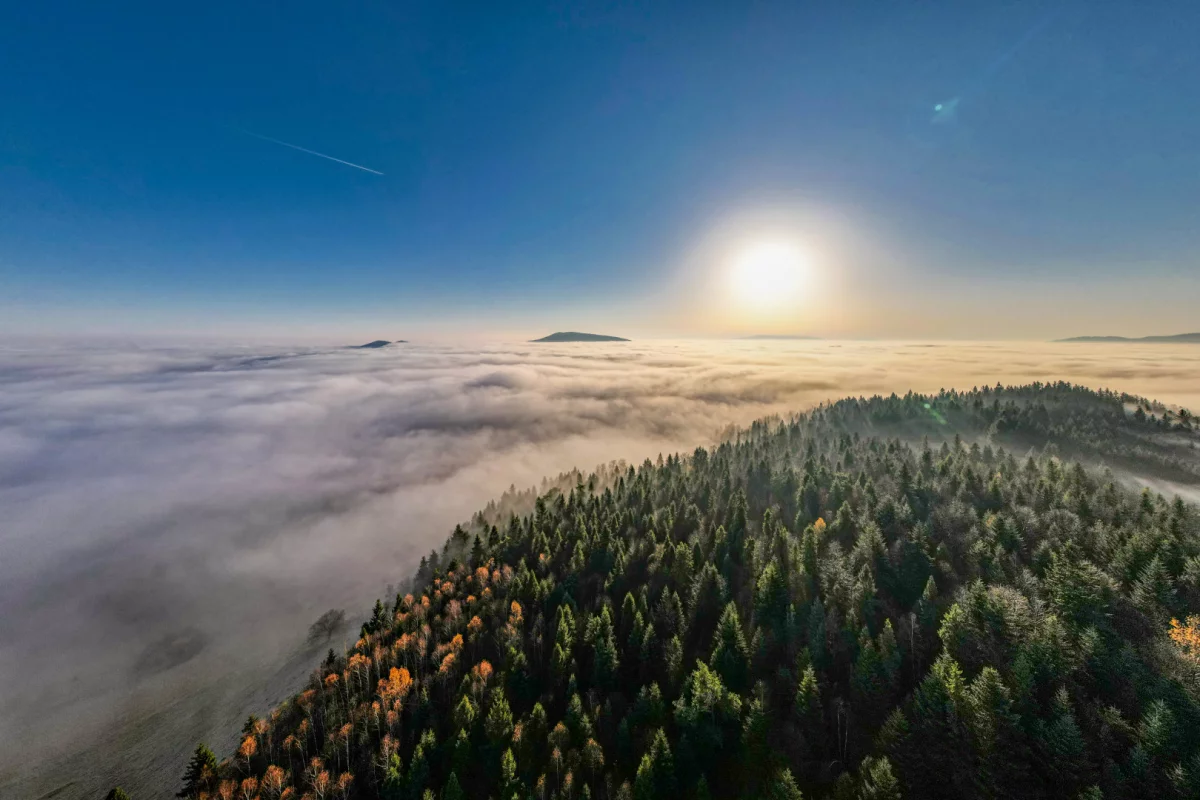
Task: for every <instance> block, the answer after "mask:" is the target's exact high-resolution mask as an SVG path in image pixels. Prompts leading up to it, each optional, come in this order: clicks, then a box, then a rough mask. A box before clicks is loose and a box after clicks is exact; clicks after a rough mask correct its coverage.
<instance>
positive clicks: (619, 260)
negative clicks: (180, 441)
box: [0, 0, 1200, 338]
mask: <svg viewBox="0 0 1200 800" xmlns="http://www.w3.org/2000/svg"><path fill="white" fill-rule="evenodd" d="M642 6H652V8H645V7H642ZM1197 29H1200V9H1198V8H1197V7H1195V5H1194V4H1191V3H1185V2H1174V1H1173V0H1164V2H1161V3H1154V4H1152V5H1147V4H1138V3H1132V2H1129V3H1122V2H1112V3H1092V4H1085V3H1082V2H1014V3H1003V4H990V3H989V4H985V3H925V4H910V3H878V2H872V3H855V2H847V3H755V4H741V3H668V2H663V3H655V4H644V3H638V4H634V3H630V4H618V3H603V4H602V3H595V4H588V3H576V4H567V3H563V4H559V5H535V4H532V3H529V4H507V3H501V4H497V3H481V4H465V3H444V2H441V3H428V4H425V3H418V4H403V3H383V2H364V3H354V4H345V7H341V6H339V5H330V4H328V3H321V4H317V3H307V2H298V3H289V4H257V3H246V4H234V3H223V2H212V3H206V4H199V5H191V6H179V5H178V4H169V3H168V4H164V3H111V4H96V3H83V2H45V3H30V4H23V6H21V7H18V6H16V4H10V5H9V7H7V8H5V9H4V10H3V11H0V98H2V102H3V115H2V117H0V293H2V294H0V315H3V317H5V318H6V319H7V322H0V330H2V331H5V332H18V333H20V332H25V331H35V332H36V331H45V330H49V329H53V330H59V331H67V332H69V331H72V330H80V331H87V330H97V331H103V330H113V331H126V330H128V331H142V332H171V331H174V330H177V329H178V330H187V331H206V332H220V331H222V330H227V331H234V332H241V331H256V332H267V333H271V334H278V335H289V336H297V337H304V336H308V335H318V334H319V335H342V334H343V333H344V334H345V335H351V334H357V333H359V332H363V333H366V332H368V331H371V332H373V331H380V332H381V333H380V335H382V334H383V333H387V334H390V335H392V336H401V335H404V334H406V333H409V332H414V335H421V334H423V333H427V334H429V335H444V334H446V333H452V332H459V331H468V332H477V333H481V334H486V333H489V332H497V333H507V332H515V333H521V334H523V333H525V332H527V331H528V332H536V331H538V330H540V329H541V328H542V327H550V328H560V327H583V326H584V325H587V326H591V327H599V328H603V329H606V330H610V329H616V330H614V331H613V332H627V331H628V332H634V333H645V334H649V335H673V334H706V333H707V334H716V333H721V332H725V331H726V330H727V329H728V330H733V329H734V328H736V329H737V330H743V329H744V330H750V329H751V328H752V327H753V322H749V321H747V320H746V319H743V320H742V322H741V323H739V324H738V325H734V326H732V327H730V326H725V327H722V325H721V324H715V323H712V322H711V320H710V319H709V318H708V317H706V316H705V315H704V314H703V313H700V312H699V311H697V310H696V309H697V308H699V306H696V305H695V304H694V303H693V302H692V299H693V298H691V295H692V294H695V292H690V291H689V288H690V287H695V286H701V285H706V284H705V283H704V280H702V279H701V274H702V273H704V271H705V270H707V269H709V268H710V266H711V265H710V262H714V261H719V260H720V256H719V255H717V254H716V251H715V250H713V251H711V252H709V251H706V245H705V244H704V243H705V242H708V241H711V240H712V237H713V236H714V233H713V232H714V231H721V230H727V229H729V228H731V226H732V227H737V226H738V225H742V224H743V223H742V222H738V220H743V221H744V220H746V219H758V218H762V219H764V220H767V221H768V222H767V223H764V224H766V225H767V226H768V227H771V226H774V227H773V235H774V234H776V233H778V232H779V231H783V233H784V234H785V235H787V236H793V235H794V236H797V237H799V238H800V239H801V240H803V241H805V242H806V243H807V244H809V245H811V246H812V247H813V249H815V250H817V251H819V252H820V253H821V257H820V258H818V259H817V260H818V261H819V262H820V267H819V268H820V271H821V272H822V273H823V275H824V278H825V280H824V282H823V283H822V284H821V286H822V287H823V288H822V289H821V290H820V291H821V292H822V293H823V294H822V295H821V297H816V298H812V299H811V302H810V303H809V306H811V307H813V308H816V307H817V306H821V307H823V308H824V309H825V312H823V313H815V312H814V313H808V314H799V313H798V314H797V315H796V317H795V318H792V319H785V320H774V321H773V322H772V327H773V328H774V329H784V328H786V329H789V330H797V331H804V332H812V333H826V334H831V335H869V336H888V335H894V336H908V335H913V336H931V335H946V336H960V337H972V336H982V337H997V336H999V337H1004V336H1013V337H1018V338H1025V337H1035V338H1036V337H1039V336H1043V335H1047V336H1049V335H1070V334H1073V333H1088V332H1097V331H1099V332H1106V333H1107V332H1115V333H1134V334H1137V333H1157V332H1163V333H1169V332H1175V329H1176V328H1180V326H1182V327H1184V328H1186V327H1187V323H1188V321H1189V320H1191V319H1192V318H1194V303H1195V301H1196V299H1197V297H1198V296H1200V279H1198V278H1197V275H1200V263H1198V261H1200V259H1198V258H1197V256H1196V255H1195V253H1196V252H1197V245H1200V226H1198V225H1196V224H1195V220H1196V219H1197V218H1200V200H1198V198H1200V112H1198V111H1197V105H1196V103H1195V90H1196V87H1197V86H1200V48H1196V46H1195V39H1194V32H1195V31H1196V30H1197ZM956 98H957V102H955V99H956ZM938 103H941V104H943V109H944V111H943V112H937V111H935V110H934V109H935V106H936V104H938ZM243 131H252V132H254V133H257V134H260V135H262V136H267V137H273V138H276V139H280V140H284V141H287V142H291V143H294V144H296V145H299V146H302V147H305V148H309V149H312V150H316V151H319V152H321V153H326V154H329V155H331V156H334V157H336V158H339V159H344V160H347V161H351V162H354V163H356V164H361V165H364V166H367V167H370V168H371V169H373V170H377V171H379V172H382V173H384V174H383V175H382V176H380V175H375V174H371V173H368V172H365V171H361V170H357V169H353V168H350V167H347V166H344V165H341V164H337V163H334V162H332V161H328V160H324V159H321V158H318V157H315V156H312V155H308V154H305V153H301V152H298V151H296V150H293V149H289V148H286V147H282V146H279V145H277V144H272V143H270V142H266V141H264V140H262V139H259V138H255V137H254V136H251V135H248V134H246V133H244V132H243ZM829 220H836V224H834V223H830V222H829ZM750 228H753V225H748V226H747V230H749V229H750ZM1164 286H1170V287H1172V290H1171V291H1162V288H1163V287H1164ZM1151 287H1153V290H1152V289H1151ZM816 291H817V290H816V289H814V293H815V292H816ZM831 309H832V310H831ZM1080 326H1082V328H1084V329H1081V328H1080ZM1097 326H1101V327H1103V328H1104V330H1102V331H1101V330H1100V328H1098V327H1097ZM1192 327H1196V326H1195V325H1192ZM384 328H387V330H384Z"/></svg>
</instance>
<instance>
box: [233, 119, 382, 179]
mask: <svg viewBox="0 0 1200 800" xmlns="http://www.w3.org/2000/svg"><path fill="white" fill-rule="evenodd" d="M237 130H239V131H241V132H242V133H244V134H246V135H247V136H253V137H254V138H255V139H262V140H263V141H264V142H272V143H274V144H281V145H283V146H284V147H290V148H292V149H293V150H299V151H300V152H301V153H308V154H309V155H310V156H320V157H321V158H327V159H329V160H330V161H336V162H337V163H339V164H345V165H346V166H347V167H354V168H355V169H361V170H362V171H363V172H369V173H371V174H372V175H382V174H383V173H382V172H380V171H379V170H377V169H371V168H370V167H364V166H363V165H362V164H355V163H353V162H351V161H343V160H342V159H340V158H334V157H333V156H327V155H325V154H324V153H318V152H317V151H316V150H309V149H308V148H307V147H301V146H300V145H298V144H292V143H291V142H285V141H282V140H280V139H272V138H271V137H270V136H263V135H262V134H261V133H255V132H254V131H248V130H246V129H245V128H238V129H237Z"/></svg>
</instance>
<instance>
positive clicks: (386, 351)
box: [0, 341, 1200, 798]
mask: <svg viewBox="0 0 1200 800" xmlns="http://www.w3.org/2000/svg"><path fill="white" fill-rule="evenodd" d="M1058 379H1067V380H1071V381H1075V382H1078V383H1083V384H1086V385H1088V386H1092V387H1109V388H1114V389H1119V390H1124V391H1129V392H1134V393H1138V394H1143V395H1147V396H1151V397H1154V398H1157V399H1159V400H1162V401H1165V402H1168V403H1175V404H1182V405H1184V406H1187V407H1189V408H1191V409H1192V410H1196V409H1197V407H1200V402H1198V401H1200V347H1196V346H1188V345H1153V346H1138V345H1121V346H1112V345H1089V344H1055V345H1039V344H1012V343H986V344H930V343H862V342H857V343H851V342H845V343H837V342H800V341H795V342H786V341H785V342H780V341H755V342H737V343H728V342H714V343H705V342H654V343H601V344H592V343H589V344H570V345H549V344H536V345H535V344H520V345H512V346H495V347H489V348H483V349H459V348H451V347H424V346H417V345H402V346H397V347H392V348H383V349H380V350H349V349H347V350H323V351H318V350H312V351H309V350H300V351H290V352H289V351H281V350H278V349H255V350H249V349H233V350H231V349H224V350H217V349H202V348H197V349H186V350H183V349H85V350H79V349H74V348H61V349H48V348H40V349H21V348H16V347H9V348H0V709H2V711H0V714H2V716H0V741H4V742H6V747H5V748H4V749H3V750H4V752H2V753H0V795H3V796H8V795H9V791H6V787H7V789H9V790H11V792H12V794H13V796H36V795H37V793H39V792H43V791H48V790H50V789H54V788H58V787H61V786H65V785H67V784H69V783H70V782H71V781H78V782H77V783H76V784H72V785H71V786H69V787H68V788H67V789H65V790H64V792H63V793H62V794H61V795H60V796H61V797H64V798H65V797H71V796H86V795H87V794H88V793H89V792H90V791H92V788H93V785H102V784H105V783H110V782H111V781H112V780H121V781H123V782H124V783H125V784H126V785H127V787H137V786H142V787H150V786H154V787H156V788H157V791H156V792H155V794H162V793H163V791H164V790H166V789H171V790H173V789H174V788H176V787H175V785H174V784H175V779H176V776H177V773H178V772H179V770H180V769H181V768H182V763H183V760H184V759H185V758H186V755H187V751H188V750H190V749H191V747H192V746H193V745H194V743H195V741H196V740H197V739H199V738H204V739H207V740H209V741H210V742H211V743H212V744H213V745H214V746H216V747H225V746H227V745H228V742H227V741H226V740H225V738H224V737H229V736H231V735H232V734H234V733H236V730H237V729H238V728H239V727H240V720H241V719H242V718H244V716H245V715H246V714H247V713H249V712H250V711H258V712H261V711H263V710H265V707H266V704H267V703H268V701H271V700H274V699H278V696H279V695H280V694H283V693H286V692H287V691H289V690H290V689H291V688H293V686H292V685H291V684H294V683H295V682H296V681H298V680H299V679H300V678H301V677H302V676H303V675H304V674H305V672H306V671H307V670H308V669H310V668H311V667H312V666H313V665H314V664H315V663H316V661H317V660H318V659H319V656H320V653H319V652H318V653H312V652H308V651H305V650H304V649H303V642H304V638H305V634H306V632H307V628H308V625H309V623H311V622H312V621H313V619H315V618H316V616H317V615H319V614H320V613H321V612H322V611H324V610H325V609H327V608H330V607H331V606H337V607H345V608H347V609H348V610H349V611H350V616H351V617H352V618H353V619H357V617H358V616H359V615H360V614H361V613H362V612H363V611H364V610H365V609H366V607H368V606H369V604H370V603H371V602H373V600H374V598H375V597H376V596H378V595H380V594H381V593H382V592H383V591H384V588H385V587H386V586H387V585H388V584H393V583H398V582H400V581H402V580H403V579H404V578H405V577H407V575H408V574H409V573H410V572H411V570H412V568H413V566H414V564H415V562H416V560H417V559H419V558H420V556H421V555H422V554H423V553H426V552H428V551H429V549H430V548H431V547H433V546H435V545H440V543H441V542H442V541H443V540H444V539H445V537H446V535H447V534H448V532H449V530H450V528H451V527H452V526H453V524H454V523H455V522H458V521H462V520H466V519H467V518H469V517H470V515H471V513H472V512H473V511H475V510H476V509H477V508H480V507H482V506H483V505H484V504H485V503H486V502H487V501H488V500H489V499H492V498H494V497H496V496H497V495H499V494H500V493H501V492H502V491H503V490H504V489H506V488H508V487H509V486H510V485H511V484H516V485H517V486H518V487H523V486H527V485H533V484H535V483H537V482H538V481H539V480H540V479H541V478H542V477H543V476H546V475H552V474H557V473H559V472H561V471H564V470H568V469H570V468H572V467H579V468H581V469H584V470H586V469H589V468H591V467H593V466H595V465H596V464H598V463H601V462H605V461H609V460H613V459H627V460H630V461H640V460H641V459H643V458H645V457H648V456H650V457H653V456H655V455H657V454H658V453H660V452H664V453H665V452H669V451H674V450H676V449H686V450H690V449H692V448H693V447H695V446H696V445H700V444H709V443H712V442H713V441H715V440H716V438H717V437H718V436H719V434H720V431H721V430H722V429H723V428H724V427H726V426H728V425H729V424H742V423H747V422H749V421H751V420H753V419H755V418H758V417H762V416H765V415H768V414H773V413H789V412H794V411H802V410H805V409H807V408H809V407H811V406H813V405H815V404H817V403H819V402H821V401H823V400H827V399H836V398H838V397H842V396H845V395H857V394H874V393H889V392H893V391H894V392H897V393H903V392H905V391H907V390H909V389H914V390H918V391H936V390H937V389H939V388H942V387H947V388H949V387H956V388H970V387H972V386H975V385H980V384H984V383H988V384H994V383H996V382H997V381H1000V382H1003V383H1017V382H1026V381H1031V380H1058ZM338 644H340V643H338ZM168 705H170V707H171V708H172V709H173V711H172V714H171V717H172V723H171V725H172V727H169V728H168V727H165V725H164V724H161V722H160V720H161V717H157V716H156V712H158V711H161V710H162V709H164V708H165V707H167V706H168ZM114 763H116V768H115V771H114V769H113V767H114ZM85 773H86V774H85ZM163 780H166V781H167V782H168V783H169V785H167V786H164V785H162V781H163Z"/></svg>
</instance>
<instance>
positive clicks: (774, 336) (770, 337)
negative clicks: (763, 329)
mask: <svg viewBox="0 0 1200 800" xmlns="http://www.w3.org/2000/svg"><path fill="white" fill-rule="evenodd" d="M742 338H743V339H750V340H757V341H767V342H770V341H789V340H793V339H794V340H797V341H816V340H819V339H820V338H821V337H820V336H804V335H801V334H798V333H756V334H754V335H753V336H743V337H742Z"/></svg>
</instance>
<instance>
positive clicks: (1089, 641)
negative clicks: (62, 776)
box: [135, 384, 1200, 800]
mask: <svg viewBox="0 0 1200 800" xmlns="http://www.w3.org/2000/svg"><path fill="white" fill-rule="evenodd" d="M1197 442H1200V435H1198V433H1197V431H1196V430H1195V429H1194V428H1193V423H1192V420H1191V418H1190V416H1189V415H1188V414H1187V413H1186V412H1170V411H1168V410H1167V409H1165V408H1164V407H1162V406H1158V405H1155V404H1153V403H1150V402H1148V401H1145V400H1142V399H1140V398H1133V397H1128V396H1124V395H1117V394H1110V393H1095V392H1091V391H1089V390H1086V389H1082V388H1079V387H1073V386H1068V385H1065V384H1056V385H1033V386H1026V387H1012V388H1000V387H996V388H994V389H983V390H978V391H972V392H966V393H957V392H945V393H942V394H940V395H937V396H928V397H926V396H918V395H908V396H905V397H902V398H901V397H895V396H893V397H890V398H879V397H877V398H871V399H847V400H843V401H840V402H837V403H834V404H832V405H827V406H823V407H821V408H818V409H816V410H814V411H812V412H810V413H807V414H805V415H803V416H800V417H797V418H795V419H792V420H786V421H778V420H775V421H764V422H761V423H758V424H755V425H754V426H752V427H751V428H750V429H749V430H746V431H742V432H741V433H739V434H737V435H736V437H734V438H733V439H732V440H730V441H727V442H725V443H723V444H721V445H719V446H717V447H714V448H711V449H697V450H696V451H695V452H693V453H690V454H686V455H671V456H668V457H666V458H665V459H664V458H661V457H660V459H659V460H658V462H657V463H652V462H650V461H646V462H645V463H644V464H642V465H641V466H640V467H638V468H636V469H634V468H629V469H627V470H625V471H618V472H615V473H614V472H611V471H610V472H608V473H607V474H602V475H600V476H592V477H588V478H581V480H580V482H579V483H578V484H577V485H576V486H574V487H573V488H571V489H568V490H566V491H559V490H557V489H555V490H551V491H549V492H548V493H546V494H543V495H541V496H539V497H537V498H536V501H535V502H534V503H533V508H532V510H531V511H529V512H528V513H525V514H523V515H521V516H519V517H518V516H510V517H509V518H508V519H507V520H504V521H500V522H499V523H498V524H491V521H490V520H489V519H488V515H477V517H476V518H475V523H474V525H473V526H468V527H465V528H460V529H459V530H457V531H456V532H455V534H454V535H453V536H452V537H451V540H450V541H449V542H448V543H447V548H446V550H445V551H443V552H442V553H436V554H433V555H432V556H431V557H429V558H428V559H426V561H425V562H424V563H423V565H422V569H421V571H420V574H419V575H418V576H417V580H416V581H415V584H414V586H413V589H412V591H411V592H410V593H405V594H402V595H401V596H398V597H395V598H387V599H386V600H383V601H381V602H379V603H377V604H376V607H375V613H374V616H373V617H372V618H371V619H370V620H369V621H367V622H366V623H365V624H364V625H363V627H362V635H361V638H360V639H359V640H358V642H357V643H356V644H355V646H354V647H353V649H351V650H350V651H349V652H347V653H334V652H332V651H331V652H330V654H329V656H328V657H327V658H326V660H325V661H324V663H323V664H321V665H320V667H319V668H318V669H317V670H315V671H314V673H313V675H312V677H311V680H310V681H309V683H308V685H306V686H304V687H303V688H302V689H301V690H300V691H299V692H298V693H297V694H296V695H295V696H294V697H293V698H292V699H291V700H290V701H288V702H285V703H284V704H283V705H281V706H280V707H278V708H275V709H273V710H270V711H269V712H268V713H266V714H265V715H264V716H263V717H261V718H253V717H252V718H251V719H250V720H248V721H247V723H246V726H245V729H244V730H243V735H242V738H241V743H240V746H238V747H237V749H236V752H235V753H233V754H230V755H229V756H228V757H227V758H224V759H223V760H220V761H218V759H217V757H216V756H214V755H212V753H211V752H209V751H208V750H207V749H206V748H204V747H201V748H198V750H197V752H196V754H195V756H194V758H193V762H192V767H191V768H190V769H189V771H188V773H187V775H186V776H185V779H184V785H183V787H182V790H181V791H180V796H181V797H187V798H202V797H208V798H218V797H219V798H244V800H253V798H262V800H280V799H281V798H289V799H290V800H300V798H320V799H321V800H324V799H325V798H350V797H354V798H384V799H386V800H423V799H424V798H434V799H435V800H454V799H455V798H466V797H471V798H476V797H478V798H497V799H498V800H509V799H510V798H514V797H515V798H521V799H522V800H523V799H524V798H538V799H539V800H548V799H549V798H564V799H565V798H637V799H638V800H642V799H643V798H652V797H654V798H666V797H684V798H709V797H711V798H770V799H771V800H775V799H776V798H780V799H782V798H799V797H806V798H825V797H829V798H863V799H864V800H866V799H867V798H875V799H879V800H882V799H883V798H900V797H904V798H910V800H924V799H926V798H1042V797H1044V798H1051V797H1053V798H1071V800H1078V799H1083V798H1086V799H1087V800H1096V799H1098V798H1114V799H1115V798H1145V797H1200V625H1198V623H1197V620H1195V619H1189V618H1190V617H1191V615H1193V614H1198V613H1200V523H1198V517H1197V511H1196V509H1195V507H1193V506H1189V505H1188V504H1186V503H1184V502H1183V501H1181V500H1179V499H1167V498H1164V497H1162V496H1159V495H1157V494H1154V493H1151V492H1149V491H1143V492H1140V493H1139V492H1138V491H1137V490H1136V489H1132V488H1129V487H1128V484H1127V483H1126V482H1125V476H1126V475H1128V474H1138V475H1148V476H1154V477H1157V478H1164V479H1171V480H1175V481H1178V482H1180V483H1192V484H1200V451H1197ZM1031 448H1033V450H1032V451H1031ZM1076 460H1078V461H1076ZM1080 462H1082V463H1080ZM1108 468H1111V470H1109V469H1108ZM502 505H503V504H502ZM512 505H514V503H509V504H508V505H507V506H504V507H505V508H508V507H510V506H512ZM495 508H496V507H493V511H494V510H495ZM493 516H494V515H493ZM172 788H175V789H177V788H179V787H172ZM135 800H136V799H135Z"/></svg>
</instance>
